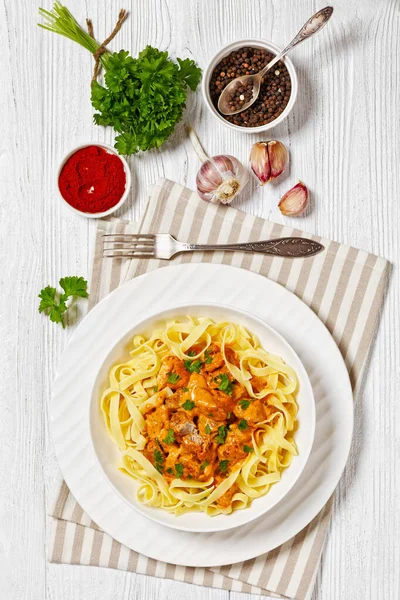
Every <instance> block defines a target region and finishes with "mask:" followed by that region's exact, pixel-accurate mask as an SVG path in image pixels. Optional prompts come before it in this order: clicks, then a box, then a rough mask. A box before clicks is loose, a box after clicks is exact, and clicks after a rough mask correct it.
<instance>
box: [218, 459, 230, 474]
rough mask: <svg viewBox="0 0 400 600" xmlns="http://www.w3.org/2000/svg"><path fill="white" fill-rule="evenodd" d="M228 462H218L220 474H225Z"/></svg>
mask: <svg viewBox="0 0 400 600" xmlns="http://www.w3.org/2000/svg"><path fill="white" fill-rule="evenodd" d="M228 465H229V460H220V461H219V470H220V471H221V473H226V472H227V470H228Z"/></svg>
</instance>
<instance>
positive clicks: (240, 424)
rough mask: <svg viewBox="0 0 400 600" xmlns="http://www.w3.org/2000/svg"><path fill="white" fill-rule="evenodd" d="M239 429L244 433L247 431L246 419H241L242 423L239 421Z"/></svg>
mask: <svg viewBox="0 0 400 600" xmlns="http://www.w3.org/2000/svg"><path fill="white" fill-rule="evenodd" d="M238 427H239V429H240V430H241V431H244V430H245V429H247V428H248V425H247V421H246V419H241V421H239V423H238Z"/></svg>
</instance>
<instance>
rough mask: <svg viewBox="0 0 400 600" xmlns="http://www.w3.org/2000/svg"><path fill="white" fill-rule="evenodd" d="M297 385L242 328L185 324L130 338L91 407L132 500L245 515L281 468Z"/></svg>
mask: <svg viewBox="0 0 400 600" xmlns="http://www.w3.org/2000/svg"><path fill="white" fill-rule="evenodd" d="M297 387H298V383H297V376H296V373H295V371H294V370H293V369H292V368H291V367H290V366H289V365H287V364H286V363H285V362H284V361H283V360H282V359H281V358H280V357H278V356H276V355H273V354H270V353H269V352H267V351H266V350H265V349H264V348H262V347H261V346H260V344H259V341H258V339H257V337H256V336H255V335H253V334H251V333H250V332H248V331H247V330H246V329H245V328H244V327H243V326H242V325H240V324H237V323H231V322H218V323H217V322H215V321H213V320H212V319H210V318H208V317H185V318H182V319H175V320H171V321H168V322H166V323H165V326H164V327H163V328H160V329H158V330H157V331H154V332H153V333H152V335H151V336H150V337H149V338H146V337H145V336H143V335H136V336H135V337H134V338H133V341H132V349H131V351H130V358H129V360H128V361H126V362H123V363H119V364H116V365H114V366H113V367H112V368H111V369H110V372H109V385H108V387H107V389H106V390H105V391H104V393H103V395H102V398H101V410H102V413H103V416H104V422H105V425H106V427H107V431H108V434H109V435H110V436H111V438H112V439H113V441H114V443H115V444H116V445H117V446H118V448H119V449H120V451H121V464H120V467H119V468H120V470H121V471H122V472H123V473H124V474H126V475H127V476H129V477H132V478H133V479H134V480H136V482H137V484H138V487H137V498H138V500H139V501H140V502H142V503H144V504H146V505H149V506H154V507H159V508H163V509H164V510H167V511H169V512H171V513H174V514H175V515H179V514H181V513H183V512H187V511H190V510H201V511H204V512H206V513H207V514H208V515H211V516H212V515H216V514H220V513H225V514H229V513H231V512H232V511H233V510H237V509H243V508H246V507H247V506H249V505H250V503H251V501H252V500H253V499H255V498H259V497H260V496H263V495H264V494H266V493H267V492H268V490H269V489H270V487H271V485H272V484H274V483H277V482H278V481H279V480H280V478H281V474H282V471H283V470H284V469H286V468H287V467H288V466H289V465H290V463H291V461H292V458H293V456H295V455H296V454H297V449H296V444H295V441H294V433H295V429H296V415H297V403H296V399H295V396H296V392H297Z"/></svg>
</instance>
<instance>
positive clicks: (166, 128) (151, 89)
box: [92, 46, 201, 154]
mask: <svg viewBox="0 0 400 600" xmlns="http://www.w3.org/2000/svg"><path fill="white" fill-rule="evenodd" d="M177 61H178V64H177V63H175V62H173V61H172V60H171V59H170V58H169V57H168V52H160V51H159V50H157V48H152V47H151V46H147V48H145V49H144V50H143V51H142V52H140V54H139V56H138V58H133V57H132V56H130V55H129V52H127V51H126V50H121V51H120V52H115V53H114V54H111V55H109V56H107V62H106V65H105V68H106V73H105V76H104V82H105V86H102V85H100V84H99V83H98V82H97V81H94V82H93V84H92V105H93V107H94V108H95V109H96V110H97V111H98V112H97V113H96V114H95V115H94V121H95V123H96V124H97V125H111V126H112V127H114V129H115V131H116V132H117V133H118V134H119V135H118V136H117V137H116V138H115V148H116V149H117V150H118V152H119V153H120V154H135V153H136V152H138V151H139V150H149V149H150V148H159V147H160V146H161V144H163V143H164V142H165V141H166V140H167V139H168V137H169V136H170V135H171V133H172V132H173V131H174V129H175V125H176V124H177V123H178V122H179V121H180V120H181V118H182V113H183V109H184V108H185V104H186V95H187V89H188V88H190V89H191V90H193V91H194V90H195V89H196V87H197V85H198V83H199V81H200V77H201V70H200V69H199V68H198V67H197V66H196V64H195V63H194V61H193V60H190V59H189V58H186V59H185V60H181V59H180V58H178V59H177Z"/></svg>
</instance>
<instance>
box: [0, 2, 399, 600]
mask: <svg viewBox="0 0 400 600" xmlns="http://www.w3.org/2000/svg"><path fill="white" fill-rule="evenodd" d="M49 7H50V2H46V3H45V8H49ZM68 7H69V8H70V10H71V11H72V12H73V14H75V15H76V17H77V18H78V20H79V21H81V22H84V19H85V17H86V15H89V16H90V17H91V18H92V19H93V22H94V26H95V33H96V35H97V36H98V37H99V39H103V38H104V37H106V35H108V33H109V32H110V31H111V29H112V28H113V25H114V23H115V20H116V17H117V14H118V10H119V8H120V2H117V1H116V0H110V1H109V2H107V5H106V6H105V5H104V4H101V3H98V2H96V1H95V0H86V2H85V3H82V2H80V1H79V0H68ZM126 7H127V8H128V9H129V10H130V13H131V14H130V17H129V20H128V21H127V23H126V24H125V25H124V27H123V29H122V31H121V32H120V33H119V34H118V37H117V38H116V39H115V40H114V42H113V43H112V48H114V49H119V48H127V49H130V50H131V51H132V52H133V53H137V52H138V51H139V50H141V49H142V48H143V47H144V46H145V45H146V44H148V43H150V44H153V45H155V46H157V47H160V48H162V49H168V50H169V51H170V52H171V53H172V54H173V55H177V56H182V57H185V56H190V57H194V58H195V59H196V60H197V61H198V62H199V64H200V65H201V66H202V67H205V66H206V64H207V62H208V60H209V59H210V58H211V57H212V55H213V54H214V52H216V50H217V49H218V48H219V47H221V46H222V45H224V44H226V43H228V42H230V41H233V40H236V39H243V38H247V37H249V38H250V37H260V38H264V39H270V40H272V41H274V42H275V43H277V44H280V45H282V46H283V45H284V44H285V43H286V42H287V41H288V40H289V39H290V38H291V36H292V35H293V34H294V33H295V31H296V30H297V29H298V27H299V25H301V23H302V22H303V21H304V20H305V19H306V18H307V17H308V16H309V15H310V14H311V13H312V12H313V11H314V10H316V8H317V5H316V4H315V2H314V1H312V0H298V1H297V2H296V3H294V2H289V1H288V0H285V1H284V2H282V1H279V0H242V1H241V2H239V1H237V0H217V1H214V2H211V1H209V2H207V1H205V0H203V1H200V0H163V1H161V0H137V1H136V2H128V3H127V4H126ZM37 21H38V16H37V5H36V4H35V3H27V2H24V1H23V0H3V1H2V2H1V3H0V37H1V39H2V53H1V55H0V78H1V80H0V82H1V92H2V93H1V94H0V113H1V114H2V116H3V118H2V120H1V134H2V135H1V138H0V189H1V194H0V208H1V218H0V227H1V236H0V252H1V256H2V272H1V291H2V301H1V314H0V325H1V339H2V342H3V343H2V345H1V360H0V378H1V381H2V383H3V385H2V394H1V397H0V409H1V419H0V440H1V451H0V473H2V474H5V477H4V476H3V477H2V480H1V486H0V564H1V565H2V567H1V568H0V597H1V598H7V599H12V600H13V599H14V598H15V599H17V598H23V599H24V600H25V599H26V600H31V599H32V600H33V599H34V600H36V599H38V600H39V599H40V600H42V599H43V598H46V599H48V600H59V599H60V598H68V599H71V600H80V599H81V598H85V600H91V599H93V600H94V599H96V600H103V599H104V600H106V599H109V598H118V599H122V600H124V599H126V600H128V598H129V600H131V599H132V598H137V599H140V600H155V599H156V598H174V599H182V600H183V599H184V598H185V599H186V598H189V599H190V600H197V599H198V600H200V599H201V600H205V599H207V600H227V599H228V596H229V594H228V592H223V591H219V590H209V589H207V588H199V587H196V586H189V585H187V584H181V583H176V582H170V581H162V580H159V579H156V578H149V577H144V576H135V575H132V574H126V573H121V572H117V571H111V570H105V569H91V568H84V567H81V568H77V567H69V566H58V565H49V564H47V563H46V561H45V549H46V536H47V523H46V518H45V511H46V506H47V502H48V498H49V495H50V494H51V490H52V484H53V478H54V476H55V474H56V473H57V464H56V461H55V457H54V453H53V448H52V444H51V440H50V438H49V431H48V418H47V405H48V400H49V397H50V393H51V383H52V380H53V378H54V375H55V372H56V368H57V363H58V359H59V356H60V353H61V351H62V349H63V348H64V347H65V345H66V343H67V341H68V338H69V336H70V335H71V333H72V332H73V330H74V326H71V327H69V328H68V329H66V330H65V331H62V330H61V328H57V327H56V326H55V325H53V324H51V323H50V322H47V321H46V320H45V319H44V318H43V317H42V316H40V315H39V314H38V313H37V294H38V292H39V290H40V289H41V288H42V287H44V286H45V285H47V284H50V283H51V284H52V285H54V284H55V283H56V282H57V281H58V279H59V278H60V277H62V276H65V275H73V274H79V275H84V276H86V275H87V274H88V270H89V264H90V255H91V251H92V242H93V236H94V228H95V224H94V223H93V222H89V221H86V220H85V219H79V218H77V217H76V216H75V215H73V214H72V213H70V212H69V211H68V210H66V209H65V208H64V207H62V206H61V205H60V203H59V202H58V199H57V194H56V189H55V182H54V176H55V173H56V168H57V165H58V164H59V161H60V160H61V158H62V156H63V155H64V154H65V153H66V152H67V151H68V150H69V149H71V148H72V147H74V146H75V145H77V144H78V143H80V142H81V141H91V140H94V141H103V142H108V143H110V142H112V139H113V133H112V131H111V130H109V129H103V128H98V127H96V126H95V125H93V123H92V107H91V105H90V98H89V92H90V90H89V83H90V77H91V71H92V67H93V62H92V60H91V58H90V56H89V54H88V53H87V52H85V51H84V50H83V49H82V48H80V47H79V46H77V45H74V44H73V43H72V42H70V41H69V40H66V39H63V38H60V37H57V36H55V35H52V34H50V33H48V32H44V31H42V30H40V29H39V28H37V27H36V26H35V23H36V22H37ZM398 40H399V14H398V7H397V3H396V1H395V0H386V2H380V3H377V2H375V1H374V0H364V1H363V2H358V3H356V2H349V1H348V0H336V2H335V15H334V19H333V20H332V22H331V24H330V25H329V26H328V27H327V28H326V30H325V31H324V33H323V34H321V35H320V36H318V37H316V38H315V39H314V40H313V41H311V42H309V43H307V44H304V45H302V46H300V47H299V48H298V49H297V50H296V51H295V54H293V61H294V63H295V65H296V68H297V70H298V75H299V80H300V88H299V95H298V101H297V104H296V106H295V108H294V110H293V112H292V114H291V115H290V117H289V118H288V119H287V121H285V122H284V123H282V124H281V125H280V126H278V127H277V128H276V129H275V130H274V131H272V132H268V133H267V134H266V135H265V136H261V135H257V136H256V135H246V134H244V133H243V134H237V133H236V132H232V131H230V130H228V129H227V128H224V127H223V126H222V125H220V124H218V123H216V122H215V121H214V120H213V118H212V116H211V115H210V114H208V112H207V110H206V108H205V106H204V104H203V102H202V99H201V95H200V93H199V94H197V95H196V96H194V97H192V98H191V99H190V101H189V103H188V109H187V113H186V116H185V119H186V120H188V121H190V122H191V123H193V124H194V126H195V128H196V130H197V131H198V134H199V136H200V138H201V140H202V142H203V144H204V146H205V148H206V149H207V151H208V153H209V154H210V155H213V154H217V153H221V152H223V151H225V152H228V153H230V154H233V155H235V156H237V157H238V158H239V159H241V160H242V161H243V163H245V164H247V161H248V154H249V149H250V147H251V145H252V143H254V142H255V141H256V140H259V139H264V138H266V139H272V138H273V137H276V138H278V139H280V140H282V141H284V142H285V143H287V144H288V146H289V148H290V158H291V164H290V170H289V172H288V174H287V175H286V176H284V177H283V178H282V179H281V181H280V182H277V183H274V184H270V185H268V186H265V188H260V187H259V186H258V185H257V182H256V181H255V180H254V179H253V180H252V182H251V184H250V186H249V188H248V190H247V193H245V194H244V195H243V197H242V199H240V200H239V201H238V202H237V206H238V207H240V208H243V209H244V210H246V211H248V212H251V213H253V214H258V215H260V216H263V217H270V218H272V219H273V220H275V221H277V222H280V223H285V222H287V223H289V222H290V224H294V225H295V226H298V227H299V228H302V229H304V230H306V231H310V232H317V233H319V234H321V235H324V236H328V237H332V238H334V239H336V240H338V241H343V242H346V243H350V244H352V245H354V246H357V247H360V248H362V249H365V250H370V251H373V252H375V253H378V254H380V255H382V256H385V257H386V258H388V259H390V260H393V261H396V259H398V256H399V255H400V251H399V250H400V249H399V238H400V214H399V202H398V191H399V189H400V185H399V184H400V181H399V179H400V170H399V166H398V165H399V164H400V135H399V117H398V102H399V97H400V82H399V72H400V70H399V66H400V65H399V41H398ZM129 162H130V165H131V167H132V174H133V190H132V194H131V197H130V200H129V203H128V205H127V207H126V208H125V209H123V211H121V215H123V216H124V217H126V218H135V217H138V216H139V214H140V213H141V211H142V210H143V207H144V204H145V201H146V189H147V187H148V185H150V184H151V183H153V182H154V181H155V180H156V179H157V177H159V176H165V177H169V178H171V179H174V180H176V181H178V182H180V183H184V184H187V185H189V186H190V187H194V185H195V177H196V172H197V169H198V168H199V162H198V159H197V157H196V155H195V153H194V151H193V149H192V147H191V145H190V143H189V142H188V140H187V139H186V138H185V135H184V130H183V127H182V126H181V125H180V126H179V127H178V130H177V133H176V135H175V136H174V138H173V139H171V140H170V141H169V142H168V143H167V144H165V146H164V147H163V148H162V149H161V150H160V151H151V152H148V153H146V154H141V155H137V156H135V157H131V158H130V159H129ZM299 178H300V179H301V180H302V181H304V182H305V183H306V184H307V185H308V186H309V187H310V190H311V200H312V202H311V209H310V211H309V212H308V213H307V215H306V216H305V217H304V218H299V219H295V220H291V221H289V220H288V219H285V218H283V217H282V216H281V215H280V213H279V210H278V209H277V202H278V199H279V197H280V196H281V195H282V194H283V193H284V192H285V191H286V190H287V189H288V188H289V187H291V186H292V185H293V184H294V183H295V182H296V181H297V180H298V179H299ZM399 287H400V286H399V279H398V273H397V272H395V273H394V275H393V278H392V283H391V286H390V288H389V291H388V296H387V303H386V306H385V310H384V313H383V318H382V323H381V327H380V331H379V335H378V338H377V342H376V346H375V350H374V353H373V359H372V363H371V366H370V369H369V375H368V378H367V381H366V383H365V387H364V391H363V394H362V398H360V401H359V403H358V405H357V407H356V429H355V438H354V444H353V451H352V455H351V458H350V460H349V464H348V466H347V469H346V472H345V474H344V476H343V478H342V480H341V482H340V485H339V488H338V493H337V495H336V500H335V514H334V519H333V523H332V528H331V531H330V534H329V538H328V542H327V546H326V550H325V552H324V557H323V562H322V567H321V569H320V571H319V574H318V579H317V585H316V589H315V593H314V600H316V599H317V598H318V599H320V598H321V599H322V598H323V599H324V600H337V598H341V599H344V600H346V599H349V600H350V599H351V600H364V598H374V599H376V600H397V599H398V598H399V597H400V588H399V585H400V584H399V580H398V573H399V572H400V546H399V540H400V516H399V515H400V511H399V510H398V497H399V485H400V484H399V474H398V469H397V468H396V466H395V465H396V462H395V459H396V457H397V456H398V455H399V450H400V439H399V436H398V433H397V429H396V428H397V423H398V422H399V419H400V408H399V402H398V400H397V395H398V388H399V373H400V359H399V354H400V346H399V337H398V335H397V332H398V331H399V328H400V327H399V325H400V323H399V310H398V307H399V305H400V289H399ZM3 296H4V298H3ZM250 598H251V596H249V595H246V594H237V593H232V594H231V600H250Z"/></svg>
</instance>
